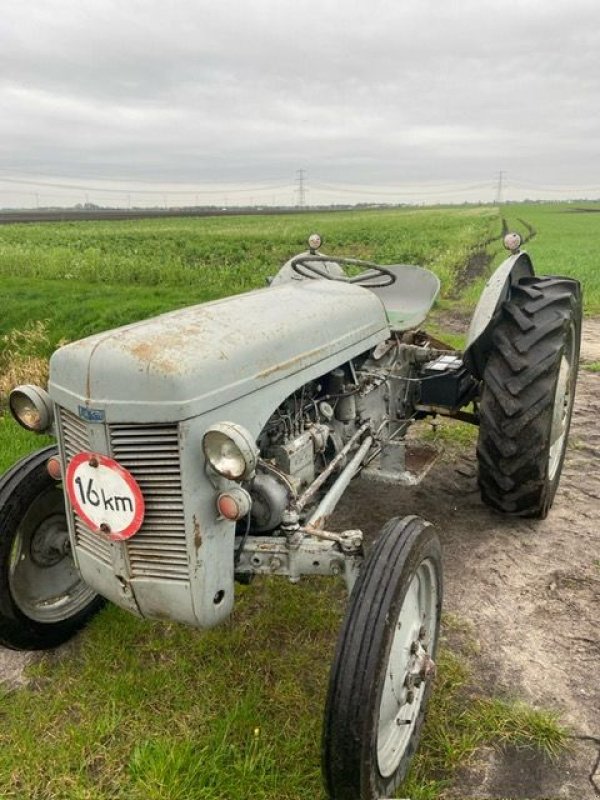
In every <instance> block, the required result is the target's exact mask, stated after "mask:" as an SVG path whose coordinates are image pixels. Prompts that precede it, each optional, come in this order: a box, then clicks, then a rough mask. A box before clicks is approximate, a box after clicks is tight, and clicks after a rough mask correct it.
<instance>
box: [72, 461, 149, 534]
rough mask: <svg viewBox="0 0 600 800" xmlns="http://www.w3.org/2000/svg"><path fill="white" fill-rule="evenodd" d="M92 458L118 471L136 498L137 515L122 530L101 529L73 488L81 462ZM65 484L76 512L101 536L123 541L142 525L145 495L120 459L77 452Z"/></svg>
mask: <svg viewBox="0 0 600 800" xmlns="http://www.w3.org/2000/svg"><path fill="white" fill-rule="evenodd" d="M91 459H96V461H97V462H98V464H99V465H101V466H103V467H108V468H109V469H112V470H114V471H115V472H117V473H118V474H119V475H120V476H121V478H123V480H124V481H125V483H126V484H127V486H128V487H129V489H130V490H131V492H132V493H133V496H134V499H135V515H134V517H133V519H132V521H131V522H130V523H129V525H128V526H127V527H126V528H124V529H123V530H122V531H114V532H113V531H111V532H110V533H104V532H103V531H101V530H100V529H99V528H98V526H97V525H96V523H95V522H94V520H92V519H90V517H88V515H87V514H86V513H85V511H84V510H83V508H82V507H81V504H80V503H79V500H78V499H77V495H76V494H75V489H74V488H73V475H74V473H75V470H76V469H77V467H79V466H80V464H84V463H85V462H87V463H89V462H90V460H91ZM65 484H66V487H67V494H68V495H69V500H70V501H71V505H72V506H73V509H74V511H75V513H76V514H77V515H78V516H79V517H81V519H82V520H83V521H84V522H85V524H86V525H87V526H88V528H90V529H91V530H92V531H94V533H97V534H99V535H100V536H105V537H106V538H107V539H110V540H111V541H113V542H121V541H124V540H125V539H130V538H131V537H132V536H134V535H135V534H136V533H137V532H138V531H139V529H140V528H141V527H142V522H143V521H144V514H145V512H146V504H145V502H144V495H143V494H142V490H141V489H140V487H139V485H138V483H137V481H136V479H135V478H134V477H133V475H132V474H131V473H130V472H128V471H127V470H126V469H125V467H122V466H121V465H120V464H119V462H118V461H115V460H114V458H108V456H103V455H100V454H99V453H77V455H76V456H73V458H72V459H71V460H70V461H69V464H68V466H67V474H66V476H65Z"/></svg>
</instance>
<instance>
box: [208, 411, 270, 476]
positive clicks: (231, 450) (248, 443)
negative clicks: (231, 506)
mask: <svg viewBox="0 0 600 800" xmlns="http://www.w3.org/2000/svg"><path fill="white" fill-rule="evenodd" d="M202 447H203V449H204V455H205V456H206V460H207V461H208V463H209V464H210V465H211V467H212V468H213V469H214V471H215V472H217V473H218V474H219V475H222V476H223V477H224V478H229V479H230V480H232V481H241V480H246V479H248V478H251V477H252V475H254V470H255V468H256V460H257V458H258V448H257V447H256V444H255V442H254V439H253V438H252V436H251V435H250V434H249V433H248V431H247V430H245V428H242V426H241V425H236V424H235V423H234V422H219V423H217V424H216V425H211V427H210V428H209V429H208V430H207V431H206V433H205V434H204V439H203V440H202Z"/></svg>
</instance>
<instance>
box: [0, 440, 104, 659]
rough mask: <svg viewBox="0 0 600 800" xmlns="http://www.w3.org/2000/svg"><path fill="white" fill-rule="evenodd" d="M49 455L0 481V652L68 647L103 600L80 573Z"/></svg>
mask: <svg viewBox="0 0 600 800" xmlns="http://www.w3.org/2000/svg"><path fill="white" fill-rule="evenodd" d="M53 455H56V448H55V447H46V448H44V449H43V450H38V451H37V452H35V453H33V454H32V455H29V456H26V457H25V458H23V459H22V460H21V461H19V462H18V463H17V464H15V466H14V467H12V469H10V470H9V471H8V472H7V473H5V475H4V476H2V478H0V644H1V645H4V646H5V647H10V648H12V649H14V650H41V649H46V648H50V647H56V646H57V645H59V644H62V643H63V642H65V641H67V639H70V638H71V636H73V634H74V633H75V632H76V631H77V630H79V628H81V627H82V626H83V625H84V624H85V623H86V622H87V621H88V620H89V619H90V618H91V617H92V616H93V615H94V614H95V613H96V612H97V611H99V609H100V608H101V607H102V605H103V603H104V600H103V599H102V598H100V597H99V596H98V595H97V594H96V593H95V592H94V591H93V590H92V589H90V588H89V586H87V585H86V584H85V583H84V582H83V580H82V579H81V576H80V575H79V572H78V571H77V569H76V568H75V565H74V563H73V559H72V558H71V552H70V547H69V533H68V528H67V518H66V514H65V504H64V498H63V493H62V489H61V488H60V486H59V485H57V484H56V482H55V481H54V480H52V478H51V477H50V476H49V475H48V472H47V470H46V463H47V461H48V459H49V458H50V457H51V456H53Z"/></svg>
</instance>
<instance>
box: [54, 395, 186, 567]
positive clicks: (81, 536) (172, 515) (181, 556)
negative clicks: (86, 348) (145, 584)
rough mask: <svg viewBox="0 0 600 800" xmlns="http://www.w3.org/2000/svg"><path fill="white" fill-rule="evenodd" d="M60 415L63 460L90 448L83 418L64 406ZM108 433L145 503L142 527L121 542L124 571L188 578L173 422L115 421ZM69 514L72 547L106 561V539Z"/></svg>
mask: <svg viewBox="0 0 600 800" xmlns="http://www.w3.org/2000/svg"><path fill="white" fill-rule="evenodd" d="M59 419H60V427H61V433H62V442H63V448H64V453H65V458H66V461H67V462H68V461H69V460H70V459H71V458H72V457H73V456H74V455H75V454H76V453H78V452H81V451H86V450H91V449H93V448H91V445H90V438H89V436H88V425H87V424H86V423H85V422H84V421H83V420H81V419H79V418H78V417H76V416H75V415H74V414H72V413H71V412H69V411H65V409H61V410H60V414H59ZM108 433H109V441H110V455H111V456H112V457H113V458H114V459H115V460H116V461H118V462H119V464H121V465H122V466H123V467H124V468H125V469H126V470H128V471H129V472H131V474H132V475H133V477H134V478H135V479H136V481H137V483H138V484H139V487H140V489H141V491H142V494H143V495H144V503H145V506H146V513H145V516H144V522H143V524H142V527H141V528H140V530H139V531H138V532H137V533H136V534H135V536H133V537H132V538H131V539H128V540H127V541H126V542H124V543H123V546H124V548H125V550H126V553H127V561H128V564H129V572H130V575H129V577H130V578H147V579H158V580H170V581H188V580H189V567H188V556H187V547H186V538H185V519H184V512H183V495H182V489H181V469H180V461H179V434H178V428H177V425H129V424H118V425H117V424H115V425H109V426H108ZM73 516H74V528H75V538H76V543H77V547H78V548H80V549H81V550H83V551H85V552H86V553H88V554H90V555H92V556H93V557H94V558H96V559H98V560H99V561H101V562H102V563H104V564H106V565H107V566H110V565H111V564H112V558H111V546H112V545H111V543H110V542H109V541H108V540H106V539H104V538H103V537H102V536H100V535H98V534H97V533H95V532H93V531H91V530H90V529H89V528H88V527H87V525H85V524H84V523H83V522H82V521H81V520H80V519H79V517H78V516H77V515H76V514H74V515H73Z"/></svg>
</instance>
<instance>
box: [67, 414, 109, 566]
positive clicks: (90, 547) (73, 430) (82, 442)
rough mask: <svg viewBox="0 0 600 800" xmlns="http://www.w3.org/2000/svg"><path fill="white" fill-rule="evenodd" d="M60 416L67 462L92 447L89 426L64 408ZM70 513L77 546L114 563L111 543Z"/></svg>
mask: <svg viewBox="0 0 600 800" xmlns="http://www.w3.org/2000/svg"><path fill="white" fill-rule="evenodd" d="M59 418H60V429H61V433H62V443H63V449H64V454H65V462H66V463H68V462H69V461H70V460H71V459H72V458H73V456H74V455H75V454H76V453H81V452H85V451H87V450H90V449H91V446H90V439H89V436H88V427H87V425H86V423H85V422H84V421H83V420H81V419H79V417H76V416H75V414H71V412H70V411H65V409H64V408H61V409H60V413H59ZM70 513H71V518H72V520H73V525H74V528H75V541H76V543H77V547H78V548H79V549H81V550H83V551H84V552H85V553H88V554H89V555H92V556H94V558H97V559H98V560H99V561H102V563H103V564H106V565H107V566H110V565H111V564H112V559H111V555H110V544H109V543H108V542H107V541H106V540H105V539H102V538H101V537H100V536H98V534H97V533H94V532H93V531H91V530H90V529H89V528H88V527H87V525H86V524H85V523H84V522H82V520H80V519H79V517H78V516H77V514H74V513H73V510H71V511H70Z"/></svg>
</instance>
